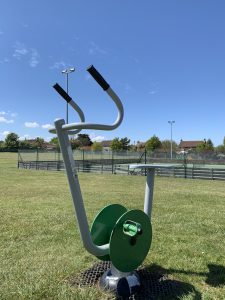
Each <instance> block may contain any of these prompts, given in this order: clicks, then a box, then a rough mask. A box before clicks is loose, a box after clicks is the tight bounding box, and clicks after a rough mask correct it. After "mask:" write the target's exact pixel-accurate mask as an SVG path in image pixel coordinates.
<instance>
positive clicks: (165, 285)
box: [129, 264, 202, 300]
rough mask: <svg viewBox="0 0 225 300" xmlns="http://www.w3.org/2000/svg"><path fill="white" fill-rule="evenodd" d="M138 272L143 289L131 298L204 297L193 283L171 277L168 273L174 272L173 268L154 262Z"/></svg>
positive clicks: (174, 299)
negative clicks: (169, 268)
mask: <svg viewBox="0 0 225 300" xmlns="http://www.w3.org/2000/svg"><path fill="white" fill-rule="evenodd" d="M138 273H139V275H140V279H141V282H142V289H141V291H140V292H139V293H138V294H136V295H134V296H132V297H130V298H129V299H133V300H140V299H141V300H176V299H177V300H178V299H181V298H182V297H184V296H188V295H192V297H193V298H192V299H194V300H201V299H202V296H201V293H199V292H198V291H197V290H196V289H195V287H194V286H193V285H191V284H189V283H186V282H182V281H178V280H174V279H170V278H169V277H168V274H172V273H173V272H172V271H171V270H167V269H164V268H162V267H161V266H158V265H155V264H153V265H150V266H147V267H144V268H142V269H139V270H138ZM177 273H178V272H177Z"/></svg>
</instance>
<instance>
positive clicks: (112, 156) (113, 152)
mask: <svg viewBox="0 0 225 300" xmlns="http://www.w3.org/2000/svg"><path fill="white" fill-rule="evenodd" d="M113 154H114V152H113V150H112V174H113V169H114V155H113Z"/></svg>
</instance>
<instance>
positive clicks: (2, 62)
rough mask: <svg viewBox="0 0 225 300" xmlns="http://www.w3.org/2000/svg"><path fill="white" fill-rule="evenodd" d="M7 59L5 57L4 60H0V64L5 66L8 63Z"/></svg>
mask: <svg viewBox="0 0 225 300" xmlns="http://www.w3.org/2000/svg"><path fill="white" fill-rule="evenodd" d="M8 62H9V59H8V58H7V57H5V58H4V59H2V60H0V64H5V63H8Z"/></svg>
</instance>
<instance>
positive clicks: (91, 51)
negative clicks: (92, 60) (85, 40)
mask: <svg viewBox="0 0 225 300" xmlns="http://www.w3.org/2000/svg"><path fill="white" fill-rule="evenodd" d="M88 52H89V54H90V55H95V54H103V55H105V54H107V51H106V50H104V49H102V48H100V47H99V46H98V45H97V44H96V43H94V42H90V48H89V51H88Z"/></svg>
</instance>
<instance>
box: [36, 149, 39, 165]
mask: <svg viewBox="0 0 225 300" xmlns="http://www.w3.org/2000/svg"><path fill="white" fill-rule="evenodd" d="M38 161H39V155H38V147H37V154H36V170H37V166H38Z"/></svg>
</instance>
